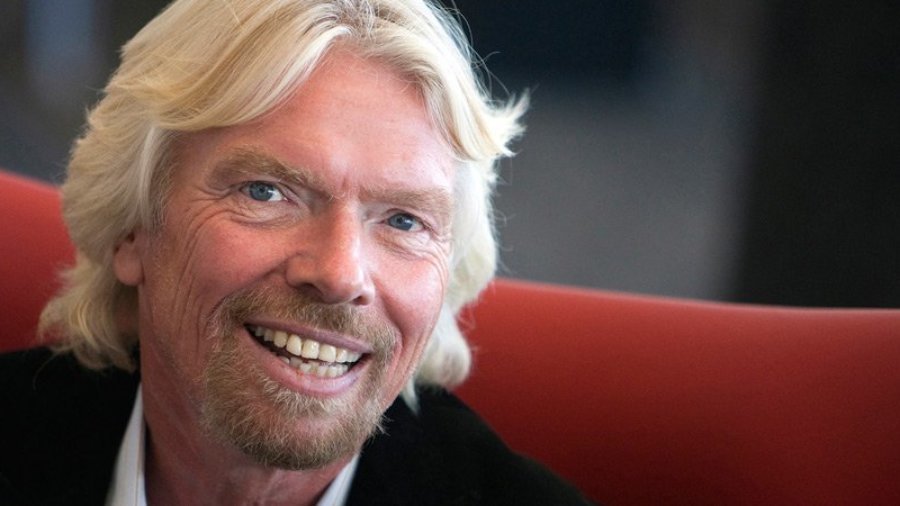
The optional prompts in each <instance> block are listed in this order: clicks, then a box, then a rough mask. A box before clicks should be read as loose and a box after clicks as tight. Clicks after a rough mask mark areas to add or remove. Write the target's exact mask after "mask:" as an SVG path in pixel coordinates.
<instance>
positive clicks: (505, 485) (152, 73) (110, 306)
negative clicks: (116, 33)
mask: <svg viewBox="0 0 900 506" xmlns="http://www.w3.org/2000/svg"><path fill="white" fill-rule="evenodd" d="M523 109H524V104H523V102H522V101H518V102H516V101H512V102H509V103H506V104H498V103H496V102H494V101H492V100H491V99H490V98H489V97H488V96H487V94H486V93H485V92H484V91H483V89H482V88H481V86H480V85H479V84H478V81H477V79H476V77H475V75H474V74H473V71H472V62H471V58H470V56H469V53H468V50H467V49H466V45H465V43H464V40H463V37H462V36H461V35H460V32H459V28H458V26H457V25H456V23H455V21H454V20H453V18H452V17H450V16H448V15H447V14H446V13H444V12H443V11H442V10H440V9H439V8H436V7H434V6H432V5H429V4H427V3H423V2H422V1H417V0H371V1H361V0H343V1H341V0H334V1H313V0H306V1H302V0H281V1H278V0H240V1H239V0H231V1H229V0H180V1H178V2H175V3H173V4H172V5H171V6H169V7H168V8H167V9H166V10H165V11H164V12H163V13H161V14H160V15H159V16H158V17H157V18H156V19H155V20H154V21H152V22H151V23H150V24H149V25H147V27H145V28H144V29H143V30H142V31H141V32H140V33H138V35H137V36H136V37H135V38H134V39H133V40H132V41H130V42H129V43H128V44H127V45H126V46H125V47H124V49H123V53H122V64H121V66H120V68H119V69H118V71H117V72H116V74H115V75H114V76H113V77H112V79H111V80H110V83H109V84H108V86H107V88H106V89H105V95H104V97H103V99H102V100H101V101H100V103H99V104H98V105H97V106H96V108H95V109H94V110H93V111H92V112H91V113H90V116H89V119H88V127H87V129H86V131H85V134H84V136H83V137H82V138H81V139H79V141H78V142H77V143H76V145H75V148H74V150H73V153H72V158H71V161H70V164H69V167H68V174H67V180H66V182H65V184H64V185H63V189H62V191H63V202H64V214H65V218H66V221H67V224H68V226H69V229H70V232H71V236H72V239H73V241H74V243H75V245H76V247H77V249H78V258H77V262H76V265H75V266H74V267H73V268H71V269H70V270H69V271H68V272H67V273H66V279H67V284H66V286H65V287H64V289H63V291H62V292H61V293H60V294H59V295H58V296H57V297H56V298H55V299H54V300H53V301H51V302H50V304H49V305H48V306H47V308H46V309H45V311H44V314H43V317H42V330H43V331H44V332H45V333H47V334H48V335H52V336H54V337H55V338H56V339H58V340H59V342H60V344H59V345H58V346H57V347H56V349H55V350H54V352H53V354H52V355H51V354H50V352H49V351H47V350H41V349H38V350H31V351H29V352H26V353H20V354H15V355H11V356H6V357H3V358H2V363H0V370H2V374H3V380H4V385H7V384H8V385H11V386H10V387H9V388H7V391H6V392H5V393H4V395H5V396H6V398H5V399H4V401H5V403H4V405H6V406H10V405H14V406H16V407H18V408H20V409H18V410H16V411H17V415H16V416H9V417H6V415H4V416H5V418H6V421H5V422H4V423H6V424H7V427H6V429H5V430H4V435H8V434H11V433H13V432H15V433H17V434H21V435H22V437H21V438H17V440H16V441H6V442H4V448H3V450H4V451H3V452H2V453H3V455H2V457H0V459H2V467H0V473H2V474H0V478H2V480H0V485H2V486H3V487H4V488H5V489H7V492H5V493H7V494H8V495H10V497H11V499H16V500H19V501H21V502H23V503H26V504H32V503H34V504H55V503H65V504H76V503H77V504H82V503H84V504H99V503H102V502H104V501H106V502H107V503H109V504H117V505H118V504H146V503H150V504H301V505H305V504H417V505H420V504H527V503H531V504H569V503H574V504H578V503H581V501H582V499H581V498H580V496H579V495H578V493H577V492H575V491H574V490H572V489H571V488H570V487H568V486H567V485H565V484H563V483H561V482H559V481H558V480H557V479H556V478H555V477H553V476H552V475H550V474H549V473H547V472H546V471H544V470H542V469H541V468H539V467H538V466H536V465H535V464H533V463H531V462H530V461H527V460H526V459H523V458H521V457H519V456H517V455H515V454H513V453H512V452H510V451H509V450H508V449H507V448H505V447H504V446H503V444H502V443H501V442H500V441H499V439H497V438H496V436H494V435H493V434H491V433H490V431H489V430H488V429H487V428H486V427H485V426H484V425H483V424H482V422H480V421H479V420H478V419H477V417H476V416H475V415H474V414H473V413H472V412H471V411H469V410H468V409H467V408H465V407H464V406H463V405H462V404H461V403H459V401H458V400H456V399H455V398H454V397H452V396H451V395H450V394H448V393H446V391H445V390H444V388H447V387H451V386H453V385H455V384H457V383H459V382H460V381H462V380H463V379H464V378H465V376H466V374H467V373H468V368H469V350H468V347H467V345H466V343H465V340H464V339H463V337H462V335H461V334H460V331H459V329H458V328H457V326H456V323H455V316H456V313H457V311H458V310H459V309H460V308H461V307H462V306H463V305H464V304H465V303H467V302H469V301H471V300H473V299H474V298H475V297H476V296H477V294H478V293H479V291H480V290H481V289H482V288H483V287H484V286H485V285H486V284H487V283H488V282H489V280H490V278H491V277H492V275H493V272H494V268H495V264H496V245H495V240H494V237H493V228H492V224H491V205H490V197H491V192H492V188H493V183H494V180H495V177H496V176H495V163H496V161H497V159H498V158H500V157H502V156H505V155H508V154H509V151H508V147H507V145H508V143H509V142H510V140H511V139H512V138H513V137H515V136H516V135H517V134H518V133H519V131H520V126H519V123H518V121H519V117H520V116H521V113H522V111H523ZM486 366H489V365H486ZM4 388H6V387H4ZM385 413H386V415H385ZM523 423H527V422H526V421H523Z"/></svg>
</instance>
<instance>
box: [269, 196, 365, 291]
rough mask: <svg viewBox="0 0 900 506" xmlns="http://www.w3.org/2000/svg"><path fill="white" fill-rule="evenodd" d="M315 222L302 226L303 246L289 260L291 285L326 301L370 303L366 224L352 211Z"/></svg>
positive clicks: (287, 269)
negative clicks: (365, 245)
mask: <svg viewBox="0 0 900 506" xmlns="http://www.w3.org/2000/svg"><path fill="white" fill-rule="evenodd" d="M329 214H331V213H329ZM338 214H339V213H338ZM347 214H351V215H347ZM314 221H316V223H307V226H305V227H303V231H302V232H301V234H302V236H303V237H301V238H299V240H300V241H301V242H302V244H303V247H302V248H301V249H300V251H299V252H298V253H297V254H294V255H292V256H291V257H289V258H288V259H287V266H286V278H287V282H288V284H289V285H291V286H292V287H294V288H295V289H297V290H300V291H302V292H304V293H306V294H307V295H309V296H311V297H313V298H314V299H317V300H319V301H320V302H323V303H326V304H347V303H350V304H356V305H367V304H369V303H371V302H372V300H373V299H374V296H375V287H374V284H373V282H372V279H371V276H370V273H369V269H368V266H367V261H368V260H369V259H368V258H366V255H365V251H364V244H363V243H364V241H363V237H362V236H363V230H362V227H363V226H364V225H363V224H362V223H361V222H360V221H359V220H358V219H356V218H355V217H353V216H352V213H345V215H344V216H337V217H335V216H333V215H332V216H331V217H329V218H326V217H319V219H314Z"/></svg>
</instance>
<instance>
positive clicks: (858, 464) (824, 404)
mask: <svg viewBox="0 0 900 506" xmlns="http://www.w3.org/2000/svg"><path fill="white" fill-rule="evenodd" d="M58 211H59V210H58V201H57V196H56V193H55V191H53V190H52V189H50V188H48V187H46V186H44V185H42V184H40V183H34V182H30V181H27V180H24V179H21V178H19V177H15V176H11V175H9V174H4V173H2V172H0V233H2V234H3V239H4V240H3V241H2V243H0V248H2V249H0V269H2V271H0V295H2V297H0V300H2V304H0V313H2V321H3V322H4V324H5V325H6V331H5V332H4V336H3V342H0V349H13V348H21V347H25V346H30V345H31V344H32V343H33V337H32V335H33V333H32V331H33V328H34V325H35V321H36V318H37V314H38V312H39V310H40V306H41V304H42V302H43V301H44V300H45V299H46V297H47V296H48V295H49V293H51V292H52V290H53V287H54V286H55V284H56V281H55V280H56V277H55V274H54V272H55V269H56V268H57V267H58V266H59V265H60V264H62V263H65V262H66V261H69V260H70V259H71V247H70V246H69V244H68V241H67V239H66V234H65V232H64V230H63V228H62V225H61V222H60V219H59V216H58ZM463 320H464V323H465V325H466V326H471V327H472V331H471V332H470V336H471V340H472V342H473V343H474V345H475V346H476V347H477V348H478V350H477V353H476V364H475V372H474V374H473V376H472V378H471V380H470V381H469V382H468V383H466V385H465V386H464V387H463V388H461V389H460V393H461V395H462V396H463V397H464V398H465V399H466V400H467V401H468V402H469V403H470V404H471V405H473V406H474V407H475V408H476V409H477V410H478V411H479V412H481V413H482V414H483V415H484V416H485V417H486V418H487V419H488V421H489V422H491V423H492V424H493V425H494V427H495V428H496V429H497V430H498V431H499V432H500V433H501V435H502V436H503V437H504V438H505V439H506V440H507V441H508V442H509V443H510V445H511V446H512V447H514V448H516V449H518V450H520V451H522V452H524V453H526V454H529V455H531V456H533V457H535V458H537V459H538V460H541V461H543V462H544V463H546V464H548V465H549V466H550V467H552V468H554V469H555V470H556V471H557V472H559V473H561V474H562V475H564V476H566V477H568V478H569V479H570V480H572V481H573V482H575V483H576V484H578V486H579V487H580V488H582V489H583V490H584V491H585V492H586V493H587V494H588V495H589V496H590V497H592V498H594V499H596V500H598V501H602V502H604V503H607V504H611V505H618V504H692V505H693V504H762V503H765V504H900V311H898V310H892V311H874V310H873V311H862V310H801V309H784V308H772V307H747V306H737V305H725V304H712V303H700V302H692V301H679V300H670V299H661V298H653V297H638V296H629V295H622V294H613V293H605V292H598V291H588V290H577V289H573V288H566V287H553V286H548V285H538V284H533V283H523V282H515V281H510V280H500V281H498V282H497V283H495V284H494V286H493V287H492V288H491V289H489V290H488V291H487V293H486V294H485V295H484V297H483V300H482V301H481V302H480V303H479V304H478V305H477V306H476V307H474V308H473V309H471V310H470V311H467V312H466V314H465V315H464V316H463Z"/></svg>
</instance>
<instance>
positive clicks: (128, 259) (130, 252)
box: [113, 232, 144, 286]
mask: <svg viewBox="0 0 900 506" xmlns="http://www.w3.org/2000/svg"><path fill="white" fill-rule="evenodd" d="M140 242H141V241H140V238H139V237H138V236H137V235H136V233H135V232H132V233H130V234H128V237H126V238H125V239H123V240H122V242H120V243H119V244H117V245H116V250H115V252H114V253H113V272H115V273H116V278H118V280H119V281H120V282H121V283H122V284H125V285H128V286H137V285H139V284H141V282H142V281H144V264H143V261H142V260H143V259H142V255H141V253H142V251H141V247H140Z"/></svg>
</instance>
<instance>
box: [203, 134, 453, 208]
mask: <svg viewBox="0 0 900 506" xmlns="http://www.w3.org/2000/svg"><path fill="white" fill-rule="evenodd" d="M260 175H265V176H269V177H272V178H274V179H276V180H279V181H284V182H286V183H287V184H289V185H296V186H300V187H303V188H306V189H308V190H311V191H313V192H315V193H318V194H320V195H322V196H325V197H327V198H328V199H339V198H340V197H341V196H340V195H337V194H335V192H334V191H332V190H331V189H329V185H328V184H327V183H326V182H325V181H324V180H323V179H322V178H321V177H319V176H318V175H317V174H316V173H315V172H314V171H312V170H310V169H308V168H306V167H292V166H289V165H288V164H286V163H283V162H282V161H280V160H278V159H277V158H275V157H273V156H271V155H269V154H267V153H264V152H262V151H260V150H259V149H257V148H254V147H239V148H236V149H234V150H233V152H232V153H230V154H229V155H228V156H227V157H226V158H224V159H222V160H221V161H219V162H218V163H216V165H215V167H214V168H213V171H212V174H211V176H212V177H213V178H214V179H218V180H223V181H224V180H228V179H230V178H233V177H234V176H245V177H258V176H260ZM363 196H364V197H365V198H367V199H371V200H374V201H377V202H387V203H390V204H391V205H396V206H398V207H404V208H410V209H412V210H418V211H422V212H428V213H433V214H434V215H435V218H436V219H438V220H439V221H440V225H447V224H449V221H450V219H451V217H452V214H453V198H452V195H451V194H450V192H448V191H447V190H445V189H443V188H423V189H405V188H396V187H390V186H382V185H379V186H367V187H365V188H363Z"/></svg>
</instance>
